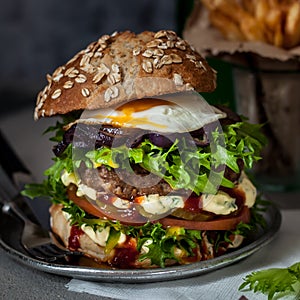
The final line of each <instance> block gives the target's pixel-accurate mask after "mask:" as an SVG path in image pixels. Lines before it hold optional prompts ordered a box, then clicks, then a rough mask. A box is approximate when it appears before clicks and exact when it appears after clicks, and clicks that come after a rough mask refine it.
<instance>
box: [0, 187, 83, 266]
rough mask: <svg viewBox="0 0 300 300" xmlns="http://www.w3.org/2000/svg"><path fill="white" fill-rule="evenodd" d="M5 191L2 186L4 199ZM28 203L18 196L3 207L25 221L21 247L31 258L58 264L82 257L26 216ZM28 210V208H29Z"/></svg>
mask: <svg viewBox="0 0 300 300" xmlns="http://www.w3.org/2000/svg"><path fill="white" fill-rule="evenodd" d="M1 191H3V189H2V188H1V185H0V195H2V199H3V192H1ZM25 204H26V202H25V199H24V198H23V196H22V195H20V194H18V195H17V196H16V197H15V198H14V199H13V200H8V201H5V202H4V204H3V206H2V211H3V212H4V213H9V212H12V213H14V214H15V215H16V216H17V217H18V218H19V219H21V220H22V221H23V231H22V235H21V245H22V246H23V248H24V249H25V250H26V252H27V253H28V254H30V256H31V257H33V258H36V259H39V260H42V261H45V262H57V261H61V260H62V259H64V260H67V259H69V258H70V256H74V255H76V256H78V255H81V252H78V251H71V250H69V249H67V248H65V247H64V246H63V245H62V244H61V243H60V241H59V238H58V237H57V236H56V235H55V234H54V233H53V232H52V231H48V230H46V229H44V228H43V227H42V226H40V225H38V224H37V223H34V222H32V221H31V220H30V219H29V218H28V216H27V215H26V214H25V212H24V211H25V207H24V209H22V207H21V206H22V205H23V206H25ZM27 209H28V208H27Z"/></svg>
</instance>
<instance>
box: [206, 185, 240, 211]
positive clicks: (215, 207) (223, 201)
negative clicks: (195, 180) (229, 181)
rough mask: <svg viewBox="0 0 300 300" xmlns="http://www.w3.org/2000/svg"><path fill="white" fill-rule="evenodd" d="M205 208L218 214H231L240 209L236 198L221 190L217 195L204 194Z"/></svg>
mask: <svg viewBox="0 0 300 300" xmlns="http://www.w3.org/2000/svg"><path fill="white" fill-rule="evenodd" d="M202 201H203V210H206V211H209V212H212V213H215V214H216V215H229V214H231V213H232V212H234V211H236V210H237V209H238V206H237V205H236V204H235V198H232V197H230V196H229V195H228V194H227V193H224V192H222V191H219V192H218V193H217V194H216V195H212V194H203V195H202Z"/></svg>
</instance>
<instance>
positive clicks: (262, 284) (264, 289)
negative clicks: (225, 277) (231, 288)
mask: <svg viewBox="0 0 300 300" xmlns="http://www.w3.org/2000/svg"><path fill="white" fill-rule="evenodd" d="M239 290H241V291H249V290H250V291H254V292H261V293H263V294H266V295H267V296H268V300H272V299H275V297H276V299H279V298H280V297H284V296H292V297H293V299H300V262H297V263H295V264H293V265H291V266H289V267H287V268H271V269H266V270H260V271H255V272H252V273H251V274H249V275H247V276H246V277H245V278H244V283H242V284H241V286H240V287H239Z"/></svg>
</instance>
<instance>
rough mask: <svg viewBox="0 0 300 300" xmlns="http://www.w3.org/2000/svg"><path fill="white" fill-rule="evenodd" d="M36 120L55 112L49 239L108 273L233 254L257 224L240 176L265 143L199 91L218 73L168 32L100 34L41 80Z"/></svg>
mask: <svg viewBox="0 0 300 300" xmlns="http://www.w3.org/2000/svg"><path fill="white" fill-rule="evenodd" d="M47 80H48V84H47V85H46V87H45V88H44V89H43V90H42V91H41V92H40V93H39V94H38V97H37V102H36V107H35V111H34V118H35V119H36V120H38V119H40V118H42V117H52V116H56V117H58V118H59V121H57V122H56V125H54V126H52V127H50V128H49V129H48V130H47V132H53V133H54V136H52V137H51V140H52V141H54V142H55V145H54V147H53V152H54V154H55V156H54V159H53V164H52V165H51V167H50V168H49V169H47V170H46V171H45V176H46V179H45V180H44V181H43V182H42V183H40V184H38V183H33V184H29V185H27V186H26V188H25V190H24V191H23V194H24V195H27V196H29V197H31V198H35V197H37V196H41V195H42V196H47V197H49V198H50V200H51V207H50V225H51V229H52V231H53V233H54V234H55V235H57V236H58V237H59V238H60V240H61V241H62V243H63V244H64V245H65V246H66V247H67V248H69V249H70V250H77V251H80V252H82V254H83V255H84V256H87V257H89V258H92V259H94V260H96V261H97V262H99V263H101V264H105V265H107V266H109V267H113V268H129V269H130V268H152V267H165V266H171V265H180V264H189V263H193V262H197V261H202V260H208V259H211V258H214V257H216V256H220V255H222V254H224V253H226V252H228V251H232V249H235V248H237V247H240V246H241V245H242V244H243V242H244V240H245V238H247V235H248V234H249V232H251V230H253V229H254V228H255V226H256V225H257V224H256V223H257V218H254V217H253V216H254V215H255V213H254V211H255V203H256V198H257V192H256V188H255V186H254V185H253V184H252V183H251V181H250V180H249V178H248V177H247V175H246V173H247V171H248V170H249V169H251V168H252V166H253V163H254V162H255V161H257V160H258V159H260V151H261V149H262V147H263V146H264V143H265V140H264V137H263V135H262V134H261V132H260V125H253V124H250V123H248V122H246V120H244V119H243V118H242V117H240V116H239V115H237V114H236V113H234V112H232V111H231V110H229V109H228V108H226V107H225V106H213V105H210V104H208V103H207V102H206V101H205V100H204V98H203V97H202V96H201V95H200V93H201V94H202V93H206V92H212V91H213V90H214V89H215V87H216V72H215V71H214V70H213V69H212V68H211V67H210V66H209V65H208V63H207V62H206V60H205V59H204V58H203V57H202V56H201V55H200V54H199V53H197V52H196V51H195V49H194V48H193V47H192V46H191V45H189V43H188V42H187V41H185V40H184V39H182V38H180V37H178V36H177V35H176V33H174V32H173V31H168V30H161V31H158V32H149V31H147V32H142V33H140V34H135V33H132V32H130V31H126V32H116V33H113V34H111V35H103V36H102V37H100V38H99V39H98V40H97V41H95V42H93V43H91V44H90V45H88V46H87V48H86V49H84V50H82V51H80V52H79V53H77V54H76V55H75V56H74V57H73V58H72V59H71V60H69V61H68V62H67V63H66V64H65V65H63V66H60V67H58V68H57V69H56V70H55V71H54V73H53V74H52V75H47Z"/></svg>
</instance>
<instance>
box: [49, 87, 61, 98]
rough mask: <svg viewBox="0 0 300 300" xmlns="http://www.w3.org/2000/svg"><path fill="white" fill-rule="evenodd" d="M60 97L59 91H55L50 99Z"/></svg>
mask: <svg viewBox="0 0 300 300" xmlns="http://www.w3.org/2000/svg"><path fill="white" fill-rule="evenodd" d="M60 95H61V89H57V90H55V91H54V92H53V94H52V95H51V98H52V99H57V98H58V97H59V96H60Z"/></svg>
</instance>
